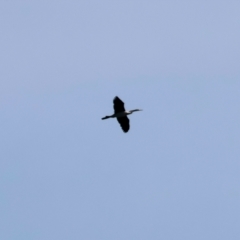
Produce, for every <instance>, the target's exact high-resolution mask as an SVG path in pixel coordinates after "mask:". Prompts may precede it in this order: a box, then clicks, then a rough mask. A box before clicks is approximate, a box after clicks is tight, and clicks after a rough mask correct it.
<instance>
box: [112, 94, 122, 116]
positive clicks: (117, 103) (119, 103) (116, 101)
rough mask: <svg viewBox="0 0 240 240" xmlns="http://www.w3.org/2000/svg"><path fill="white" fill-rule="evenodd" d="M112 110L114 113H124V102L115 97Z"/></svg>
mask: <svg viewBox="0 0 240 240" xmlns="http://www.w3.org/2000/svg"><path fill="white" fill-rule="evenodd" d="M113 108H114V111H115V113H119V112H124V111H125V108H124V102H123V101H122V100H121V99H120V98H119V97H115V98H114V99H113Z"/></svg>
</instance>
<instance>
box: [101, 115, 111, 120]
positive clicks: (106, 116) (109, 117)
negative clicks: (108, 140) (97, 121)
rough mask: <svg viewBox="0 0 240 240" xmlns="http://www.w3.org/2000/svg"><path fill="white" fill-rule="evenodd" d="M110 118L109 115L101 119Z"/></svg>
mask: <svg viewBox="0 0 240 240" xmlns="http://www.w3.org/2000/svg"><path fill="white" fill-rule="evenodd" d="M108 118H110V117H109V116H106V117H103V118H102V120H104V119H108Z"/></svg>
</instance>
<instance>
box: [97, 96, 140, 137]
mask: <svg viewBox="0 0 240 240" xmlns="http://www.w3.org/2000/svg"><path fill="white" fill-rule="evenodd" d="M113 108H114V114H113V115H111V116H106V117H103V118H102V120H104V119H108V118H115V117H116V118H117V120H118V122H119V124H120V125H121V127H122V130H123V131H124V132H125V133H126V132H128V130H129V128H130V126H129V119H128V117H127V115H130V114H132V113H133V112H136V111H142V109H134V110H130V111H126V110H125V108H124V102H123V101H122V100H121V99H120V98H119V97H115V98H114V99H113Z"/></svg>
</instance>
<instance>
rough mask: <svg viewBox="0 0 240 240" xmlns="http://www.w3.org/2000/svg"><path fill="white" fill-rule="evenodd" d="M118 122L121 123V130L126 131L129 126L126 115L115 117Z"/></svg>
mask: <svg viewBox="0 0 240 240" xmlns="http://www.w3.org/2000/svg"><path fill="white" fill-rule="evenodd" d="M117 120H118V122H119V124H120V125H121V127H122V130H123V131H124V132H125V133H126V132H128V130H129V128H130V125H129V119H128V117H127V116H126V117H120V118H117Z"/></svg>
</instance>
